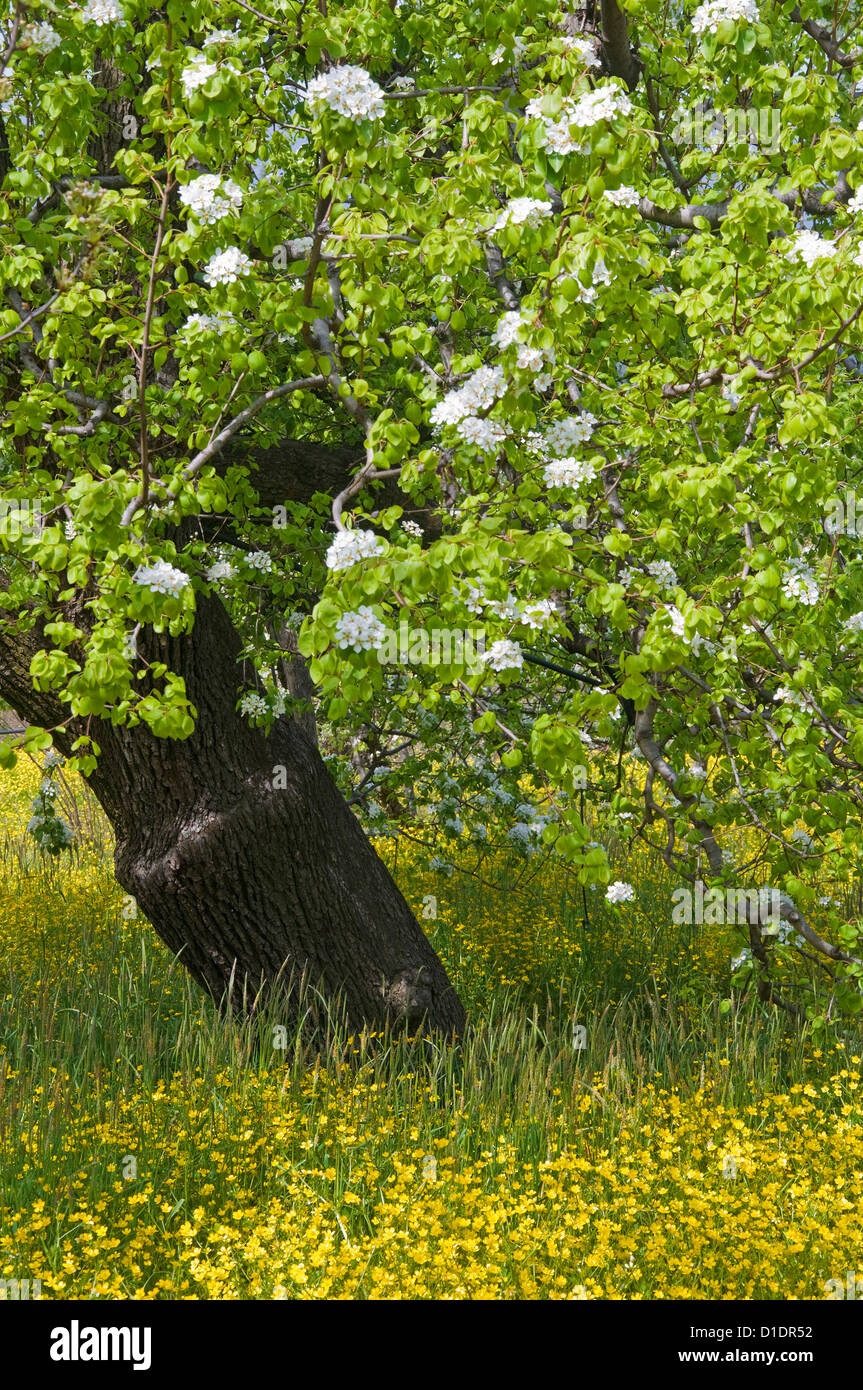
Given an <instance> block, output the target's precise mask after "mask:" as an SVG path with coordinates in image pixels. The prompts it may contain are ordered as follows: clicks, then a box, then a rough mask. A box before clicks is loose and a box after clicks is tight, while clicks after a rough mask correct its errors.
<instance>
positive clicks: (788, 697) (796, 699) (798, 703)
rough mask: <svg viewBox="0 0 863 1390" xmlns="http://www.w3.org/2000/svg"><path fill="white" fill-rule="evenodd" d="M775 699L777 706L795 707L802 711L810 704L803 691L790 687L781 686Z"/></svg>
mask: <svg viewBox="0 0 863 1390" xmlns="http://www.w3.org/2000/svg"><path fill="white" fill-rule="evenodd" d="M773 699H774V702H775V703H776V704H785V705H793V706H794V708H795V709H802V710H805V709H806V707H807V703H808V702H807V698H806V692H805V691H803V690H792V688H791V686H790V685H780V687H779V689H778V690H777V692H776V694H775V695H774V696H773Z"/></svg>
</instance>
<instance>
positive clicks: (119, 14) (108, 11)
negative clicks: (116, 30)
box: [81, 0, 126, 24]
mask: <svg viewBox="0 0 863 1390" xmlns="http://www.w3.org/2000/svg"><path fill="white" fill-rule="evenodd" d="M81 19H82V21H83V22H84V24H125V23H126V16H125V15H124V14H123V7H122V5H118V3H117V0H87V3H86V5H85V6H84V8H83V10H82V11H81Z"/></svg>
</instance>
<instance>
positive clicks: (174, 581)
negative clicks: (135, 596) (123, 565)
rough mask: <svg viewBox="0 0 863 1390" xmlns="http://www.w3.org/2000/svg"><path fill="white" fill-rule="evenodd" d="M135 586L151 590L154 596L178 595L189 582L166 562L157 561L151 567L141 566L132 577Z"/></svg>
mask: <svg viewBox="0 0 863 1390" xmlns="http://www.w3.org/2000/svg"><path fill="white" fill-rule="evenodd" d="M134 580H135V583H136V584H140V585H141V586H142V587H143V588H146V589H152V591H153V593H155V594H179V593H180V591H181V590H182V589H185V587H186V585H187V584H188V583H189V582H190V581H189V576H188V575H187V574H184V573H183V571H182V570H178V569H175V568H174V566H173V565H169V564H168V562H167V560H157V561H156V562H155V564H153V565H141V566H139V568H138V569H137V570H136V572H135V575H134Z"/></svg>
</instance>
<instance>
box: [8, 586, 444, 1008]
mask: <svg viewBox="0 0 863 1390" xmlns="http://www.w3.org/2000/svg"><path fill="white" fill-rule="evenodd" d="M74 620H75V621H77V622H78V623H79V625H83V621H84V619H83V618H82V616H81V614H80V613H76V614H75V618H74ZM38 645H40V643H39V630H38V627H37V628H36V630H35V631H34V632H31V633H29V634H26V635H24V636H15V635H12V634H3V633H0V695H2V696H3V698H4V699H6V700H7V701H8V702H9V703H10V704H11V705H12V706H13V708H14V709H15V710H16V711H17V712H18V714H19V715H21V716H23V718H25V719H27V720H28V721H30V722H31V723H40V724H46V725H47V726H48V727H51V726H52V725H55V724H57V723H58V722H59V721H60V720H61V719H63V718H66V717H67V716H68V711H67V710H65V709H63V707H61V706H60V704H59V702H58V701H57V700H56V699H55V697H53V696H52V695H49V694H45V693H44V692H42V693H40V692H38V691H34V690H33V686H32V681H31V680H30V677H29V674H28V667H29V661H30V656H31V655H32V651H33V650H35V648H36V647H37V646H38ZM239 648H240V643H239V638H238V636H237V633H236V632H235V630H234V628H233V625H232V624H231V621H230V618H229V616H228V614H227V612H226V610H225V608H224V607H223V605H222V603H221V602H220V600H219V599H218V598H216V597H210V598H206V597H204V596H203V595H200V594H199V595H198V602H197V612H196V617H195V626H194V629H193V631H192V632H191V634H187V635H184V636H181V637H176V638H175V637H169V636H164V635H163V636H160V635H157V634H154V633H152V631H150V630H147V631H146V632H145V633H143V634H142V635H141V636H140V637H139V640H138V650H139V652H140V654H141V655H142V656H144V657H145V658H146V659H147V661H150V662H152V661H164V662H165V663H167V665H168V667H169V669H170V670H172V671H175V672H176V673H177V674H179V675H182V676H183V678H184V679H185V682H186V690H187V694H188V696H189V699H190V700H191V702H192V704H193V706H194V707H195V709H196V711H197V720H196V726H195V731H194V733H193V734H192V735H191V736H190V737H189V738H188V739H185V740H181V741H176V740H166V739H157V738H156V737H154V736H153V734H152V733H151V732H150V731H149V729H147V728H146V727H145V726H143V725H138V726H136V727H135V728H127V727H119V726H118V727H115V726H112V725H111V724H110V723H109V722H108V721H106V720H101V719H95V718H92V719H89V720H87V719H77V718H76V719H72V720H71V721H69V722H68V723H67V724H66V726H65V728H64V729H63V730H62V731H60V732H58V734H57V735H55V741H56V744H57V747H58V748H59V750H60V751H61V752H62V753H66V754H68V753H69V752H70V750H71V744H72V742H73V741H74V739H75V738H76V737H78V736H79V735H80V734H81V733H83V732H85V731H86V732H88V733H89V734H90V735H91V737H92V738H93V739H94V741H95V742H96V743H97V744H98V745H99V747H100V749H101V753H100V757H99V765H98V768H97V769H96V770H95V771H94V772H93V773H92V774H91V776H90V777H89V778H88V781H89V784H90V786H91V787H92V790H93V792H94V793H95V795H96V796H97V798H98V800H99V801H100V803H101V805H102V806H103V808H104V810H105V812H106V814H107V816H108V818H109V820H110V821H111V824H112V826H113V828H114V832H115V835H116V852H115V871H116V876H117V879H118V880H119V882H120V884H121V885H122V886H123V888H125V889H126V891H127V892H129V893H131V894H133V895H134V897H135V899H136V901H137V903H138V905H139V906H140V908H141V909H142V911H143V912H144V913H145V914H146V915H147V917H148V918H149V919H150V921H151V922H152V924H153V926H154V928H155V930H156V931H157V932H158V934H159V936H160V937H161V938H162V940H163V941H164V942H165V943H166V944H167V945H168V946H169V947H170V949H171V950H172V951H174V952H175V953H179V958H180V961H181V962H182V964H183V965H185V967H186V969H187V970H188V971H189V973H190V974H191V975H192V976H193V977H194V979H195V980H196V981H198V983H199V984H201V985H202V986H203V987H204V988H205V989H206V990H208V991H209V993H210V994H211V995H212V996H213V997H214V998H215V999H216V1000H218V1001H219V1002H220V1003H222V1004H224V1003H225V1002H226V1001H227V1002H229V1003H230V1006H231V1007H232V1008H233V1009H234V1010H235V1011H237V1012H242V1011H244V1010H248V1009H249V1007H250V1003H251V1001H252V1000H253V999H254V997H255V996H256V995H257V994H258V992H259V991H260V992H261V995H262V997H266V996H267V995H269V994H270V993H271V992H273V991H274V990H278V992H279V993H280V995H281V996H282V997H283V999H284V1022H285V1024H286V1025H291V1024H292V1023H294V1022H295V1021H296V1020H297V1018H298V1017H299V1016H300V1007H301V1006H300V1000H299V998H298V983H299V981H300V980H301V979H304V980H305V982H306V983H307V984H308V985H311V986H312V987H313V988H314V989H316V990H318V991H320V994H321V996H322V997H323V1000H324V1001H326V1003H327V1005H328V1006H329V1007H331V1008H332V1007H334V1006H338V1007H339V1010H340V1014H341V1017H342V1018H343V1019H344V1021H345V1022H346V1023H347V1024H348V1026H349V1027H350V1028H351V1029H358V1028H360V1027H361V1026H362V1025H364V1024H368V1025H370V1026H372V1027H374V1028H382V1027H384V1026H387V1025H389V1026H390V1027H393V1026H397V1027H408V1028H410V1029H414V1028H415V1027H417V1026H418V1025H420V1024H421V1023H422V1024H423V1026H424V1027H428V1028H430V1029H433V1030H435V1031H439V1032H443V1033H446V1034H452V1033H459V1032H461V1030H462V1028H463V1025H464V1010H463V1008H462V1005H461V1003H460V1001H459V999H458V996H457V995H456V993H455V991H454V989H453V987H452V985H451V984H450V982H449V980H448V978H447V975H446V972H445V970H444V968H443V966H442V964H441V962H440V960H439V959H438V957H437V955H436V954H435V952H434V951H433V949H432V947H431V945H430V944H429V942H428V941H427V940H426V938H425V936H424V935H423V933H422V931H421V929H420V927H419V925H418V923H417V921H416V919H415V917H414V915H413V913H412V912H411V910H410V908H409V907H408V905H407V903H406V902H405V900H404V898H403V897H402V895H401V893H400V892H399V889H398V888H397V887H396V885H395V883H394V882H393V880H392V878H391V877H390V875H389V873H388V872H387V870H386V868H385V867H384V865H383V863H382V862H381V860H380V859H379V858H378V856H377V855H376V853H375V851H374V849H373V848H372V846H371V844H370V843H369V841H368V840H367V838H366V836H365V834H364V833H363V830H362V828H361V826H360V824H359V822H358V821H357V820H356V818H355V817H354V815H353V813H352V812H351V811H350V809H349V807H348V806H347V804H346V802H345V800H344V798H343V797H342V795H341V793H340V792H339V790H338V788H337V787H336V785H335V783H334V782H333V780H332V778H331V777H330V775H329V773H328V771H327V769H326V767H325V766H324V763H323V761H322V759H321V757H320V754H319V753H318V751H317V748H316V747H315V746H314V744H313V743H312V742H311V741H310V740H309V738H308V737H307V736H306V734H305V733H304V732H303V729H302V727H301V725H300V724H299V723H298V722H296V721H294V720H291V719H280V720H278V721H277V722H276V724H275V726H274V727H273V729H272V731H271V733H270V735H269V737H267V738H265V737H264V735H263V733H262V732H261V731H260V730H257V729H254V728H251V727H250V726H249V724H248V723H247V721H246V720H245V719H244V718H243V717H242V716H241V715H239V714H237V712H236V702H237V698H238V685H239V683H240V675H241V668H240V666H239V664H238V655H239ZM339 1001H341V1002H340V1003H339ZM303 1007H304V1008H305V1006H303Z"/></svg>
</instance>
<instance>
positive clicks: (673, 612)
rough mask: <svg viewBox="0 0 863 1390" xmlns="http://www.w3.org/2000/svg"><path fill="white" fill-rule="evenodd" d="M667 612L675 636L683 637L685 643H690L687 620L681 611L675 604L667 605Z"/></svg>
mask: <svg viewBox="0 0 863 1390" xmlns="http://www.w3.org/2000/svg"><path fill="white" fill-rule="evenodd" d="M665 611H666V613H667V614H668V616H669V618H670V619H671V631H672V634H673V636H675V637H682V638H683V640H684V642H688V638H687V636H686V619H685V618H684V616H683V614H682V613H681V611H680V609H679V608H678V607H677V605H676V604H674V603H667V604H666V605H665Z"/></svg>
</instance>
